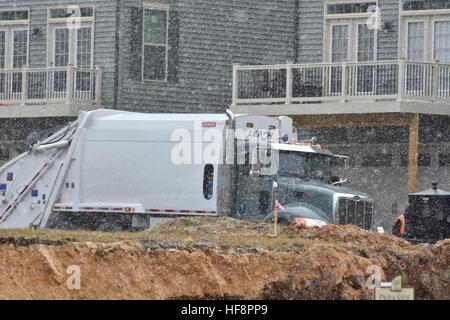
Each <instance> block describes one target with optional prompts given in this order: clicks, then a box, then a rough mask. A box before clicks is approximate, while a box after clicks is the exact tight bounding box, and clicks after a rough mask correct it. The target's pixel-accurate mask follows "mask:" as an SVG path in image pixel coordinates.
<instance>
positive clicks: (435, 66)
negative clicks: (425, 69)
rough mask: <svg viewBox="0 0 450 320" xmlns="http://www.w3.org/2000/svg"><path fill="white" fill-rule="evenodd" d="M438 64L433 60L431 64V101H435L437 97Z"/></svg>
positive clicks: (438, 84)
mask: <svg viewBox="0 0 450 320" xmlns="http://www.w3.org/2000/svg"><path fill="white" fill-rule="evenodd" d="M440 68H441V67H440V62H439V60H435V61H434V64H433V83H432V84H431V90H432V91H431V92H432V93H431V100H432V101H433V100H434V99H437V98H438V96H439V86H440V83H439V73H440Z"/></svg>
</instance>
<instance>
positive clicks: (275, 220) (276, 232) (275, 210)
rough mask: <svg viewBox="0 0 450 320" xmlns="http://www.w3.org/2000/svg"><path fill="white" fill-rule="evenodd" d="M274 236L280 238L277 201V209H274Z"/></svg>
mask: <svg viewBox="0 0 450 320" xmlns="http://www.w3.org/2000/svg"><path fill="white" fill-rule="evenodd" d="M273 234H274V236H275V237H278V205H277V200H275V208H274V218H273Z"/></svg>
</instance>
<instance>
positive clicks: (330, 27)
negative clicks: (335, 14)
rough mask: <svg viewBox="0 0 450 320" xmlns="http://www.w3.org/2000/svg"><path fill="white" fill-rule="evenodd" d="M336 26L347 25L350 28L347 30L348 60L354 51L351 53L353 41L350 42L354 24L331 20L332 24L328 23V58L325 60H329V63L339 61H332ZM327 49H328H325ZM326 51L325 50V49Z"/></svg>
mask: <svg viewBox="0 0 450 320" xmlns="http://www.w3.org/2000/svg"><path fill="white" fill-rule="evenodd" d="M334 26H347V27H348V30H347V60H348V59H349V57H351V55H352V53H351V47H352V45H351V43H350V41H349V40H350V39H349V38H350V34H351V32H352V25H351V23H346V22H330V24H329V25H328V28H329V29H328V30H329V31H330V32H329V33H328V34H329V37H328V38H329V39H328V42H329V44H328V59H327V61H325V62H327V63H328V62H329V63H339V62H331V61H332V59H333V52H332V50H333V27H334ZM325 50H327V49H325ZM324 53H325V51H324Z"/></svg>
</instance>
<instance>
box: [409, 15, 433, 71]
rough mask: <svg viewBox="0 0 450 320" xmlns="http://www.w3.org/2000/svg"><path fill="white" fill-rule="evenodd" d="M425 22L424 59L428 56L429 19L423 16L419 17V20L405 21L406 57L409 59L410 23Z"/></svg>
mask: <svg viewBox="0 0 450 320" xmlns="http://www.w3.org/2000/svg"><path fill="white" fill-rule="evenodd" d="M418 22H420V23H423V25H424V31H423V33H424V37H423V56H424V60H426V57H427V49H426V47H427V42H428V33H427V23H428V22H427V19H423V18H422V17H420V18H418V19H417V20H415V19H414V20H407V21H405V22H404V23H405V53H404V55H405V58H406V59H408V51H409V41H408V40H409V38H408V34H409V24H410V23H418ZM415 62H423V61H415Z"/></svg>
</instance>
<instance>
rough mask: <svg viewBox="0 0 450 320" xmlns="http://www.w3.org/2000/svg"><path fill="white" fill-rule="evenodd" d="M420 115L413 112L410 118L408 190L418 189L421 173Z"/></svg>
mask: <svg viewBox="0 0 450 320" xmlns="http://www.w3.org/2000/svg"><path fill="white" fill-rule="evenodd" d="M419 124H420V120H419V115H418V114H413V115H412V116H411V118H410V120H409V152H408V156H409V161H408V192H409V193H414V192H416V191H417V178H418V175H419Z"/></svg>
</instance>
